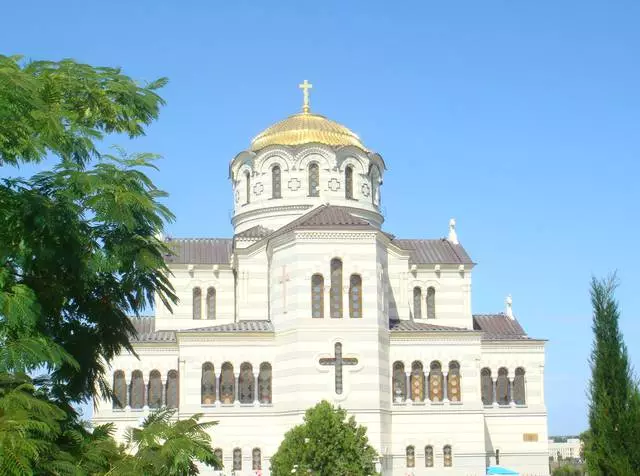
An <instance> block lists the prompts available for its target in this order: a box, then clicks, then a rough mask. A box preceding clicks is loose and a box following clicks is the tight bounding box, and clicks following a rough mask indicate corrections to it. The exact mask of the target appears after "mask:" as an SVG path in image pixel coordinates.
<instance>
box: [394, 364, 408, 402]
mask: <svg viewBox="0 0 640 476" xmlns="http://www.w3.org/2000/svg"><path fill="white" fill-rule="evenodd" d="M392 379H393V401H394V402H396V403H401V402H404V401H405V400H406V399H407V376H406V375H405V373H404V364H403V363H402V362H400V361H397V362H394V363H393V377H392Z"/></svg>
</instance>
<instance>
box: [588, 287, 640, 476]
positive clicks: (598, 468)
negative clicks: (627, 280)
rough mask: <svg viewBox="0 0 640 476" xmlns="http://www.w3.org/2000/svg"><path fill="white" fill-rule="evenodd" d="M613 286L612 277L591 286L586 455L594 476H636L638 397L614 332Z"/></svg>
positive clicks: (639, 467) (639, 468)
mask: <svg viewBox="0 0 640 476" xmlns="http://www.w3.org/2000/svg"><path fill="white" fill-rule="evenodd" d="M616 285H617V282H616V278H615V275H614V276H612V277H610V278H608V279H605V280H597V279H595V278H594V279H593V280H592V283H591V302H592V305H593V333H594V342H593V349H592V352H591V372H592V376H591V382H590V394H589V397H590V402H589V433H588V435H589V437H588V438H587V439H586V441H585V450H584V452H585V458H586V463H587V469H588V473H589V474H590V475H593V476H600V475H602V476H618V475H619V476H627V475H629V476H631V475H636V474H640V398H639V396H640V395H639V392H638V387H637V384H636V382H635V380H634V377H633V375H632V371H631V367H630V365H629V358H628V354H627V348H626V346H625V344H624V341H623V336H622V332H620V329H619V326H618V321H619V319H620V312H619V309H618V303H617V302H616V300H615V298H614V292H615V289H616Z"/></svg>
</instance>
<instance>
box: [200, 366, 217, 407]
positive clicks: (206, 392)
mask: <svg viewBox="0 0 640 476" xmlns="http://www.w3.org/2000/svg"><path fill="white" fill-rule="evenodd" d="M200 396H201V399H200V402H201V403H202V404H203V405H213V404H214V403H215V401H216V374H215V372H214V370H213V364H212V363H211V362H205V363H204V364H202V382H201V386H200Z"/></svg>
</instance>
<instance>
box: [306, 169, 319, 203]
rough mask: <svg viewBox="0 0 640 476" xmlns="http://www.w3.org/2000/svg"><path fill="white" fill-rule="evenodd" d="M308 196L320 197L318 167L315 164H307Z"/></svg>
mask: <svg viewBox="0 0 640 476" xmlns="http://www.w3.org/2000/svg"><path fill="white" fill-rule="evenodd" d="M309 196H310V197H319V196H320V166H319V165H318V163H317V162H311V163H310V164H309Z"/></svg>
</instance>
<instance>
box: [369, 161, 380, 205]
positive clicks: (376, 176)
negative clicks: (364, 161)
mask: <svg viewBox="0 0 640 476" xmlns="http://www.w3.org/2000/svg"><path fill="white" fill-rule="evenodd" d="M371 201H372V202H373V204H374V205H377V206H379V205H380V171H379V170H378V167H375V166H374V167H373V168H372V169H371Z"/></svg>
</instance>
